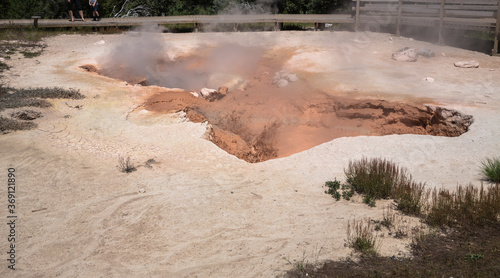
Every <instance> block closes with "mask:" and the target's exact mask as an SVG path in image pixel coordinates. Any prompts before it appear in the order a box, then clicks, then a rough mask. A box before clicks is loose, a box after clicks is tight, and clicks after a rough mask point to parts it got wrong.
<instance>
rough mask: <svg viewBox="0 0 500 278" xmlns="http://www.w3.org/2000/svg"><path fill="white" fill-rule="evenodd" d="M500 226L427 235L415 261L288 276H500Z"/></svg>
mask: <svg viewBox="0 0 500 278" xmlns="http://www.w3.org/2000/svg"><path fill="white" fill-rule="evenodd" d="M499 230H500V225H499V224H498V223H497V224H495V225H492V226H487V227H484V228H482V229H478V230H475V231H473V232H470V231H454V232H451V233H449V234H448V235H446V236H442V235H440V234H431V235H427V236H426V237H425V239H424V240H421V241H419V242H414V243H413V244H412V253H413V257H412V259H411V260H410V259H397V258H396V259H395V258H390V257H380V256H362V257H360V258H359V260H356V261H353V260H350V259H346V260H342V261H327V262H324V263H322V264H320V265H317V264H316V265H312V264H308V265H305V266H304V267H303V269H302V270H298V269H293V270H290V271H288V272H287V273H286V274H285V275H284V277H287V278H295V277H308V278H311V277H421V278H427V277H435V278H441V277H481V278H482V277H491V278H493V277H500V267H499V264H498V257H499V255H500V233H499V232H498V231H499Z"/></svg>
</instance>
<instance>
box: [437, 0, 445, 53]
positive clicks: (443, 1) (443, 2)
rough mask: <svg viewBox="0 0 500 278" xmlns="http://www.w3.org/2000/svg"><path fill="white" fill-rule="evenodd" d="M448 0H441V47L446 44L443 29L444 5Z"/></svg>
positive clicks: (439, 40) (439, 41)
mask: <svg viewBox="0 0 500 278" xmlns="http://www.w3.org/2000/svg"><path fill="white" fill-rule="evenodd" d="M445 2H446V0H441V8H440V10H439V39H438V43H439V44H440V45H443V44H444V39H443V28H444V4H445Z"/></svg>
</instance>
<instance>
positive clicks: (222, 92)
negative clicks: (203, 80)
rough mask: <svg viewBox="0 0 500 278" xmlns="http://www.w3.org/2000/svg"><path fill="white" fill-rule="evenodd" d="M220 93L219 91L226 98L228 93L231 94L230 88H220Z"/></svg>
mask: <svg viewBox="0 0 500 278" xmlns="http://www.w3.org/2000/svg"><path fill="white" fill-rule="evenodd" d="M218 91H219V94H221V95H223V96H225V95H227V93H229V88H228V87H226V86H220V87H219V90H218Z"/></svg>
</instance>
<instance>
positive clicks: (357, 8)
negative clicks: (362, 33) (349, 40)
mask: <svg viewBox="0 0 500 278" xmlns="http://www.w3.org/2000/svg"><path fill="white" fill-rule="evenodd" d="M359 6H360V4H359V0H356V17H355V18H354V32H358V28H359Z"/></svg>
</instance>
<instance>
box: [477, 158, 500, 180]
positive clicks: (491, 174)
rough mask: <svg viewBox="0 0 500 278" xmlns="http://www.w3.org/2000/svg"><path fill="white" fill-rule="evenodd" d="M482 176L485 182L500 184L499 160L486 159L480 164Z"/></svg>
mask: <svg viewBox="0 0 500 278" xmlns="http://www.w3.org/2000/svg"><path fill="white" fill-rule="evenodd" d="M481 172H482V174H483V175H484V177H485V178H486V180H488V181H490V182H493V183H500V158H499V157H496V158H487V159H486V160H484V161H483V162H482V169H481Z"/></svg>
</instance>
